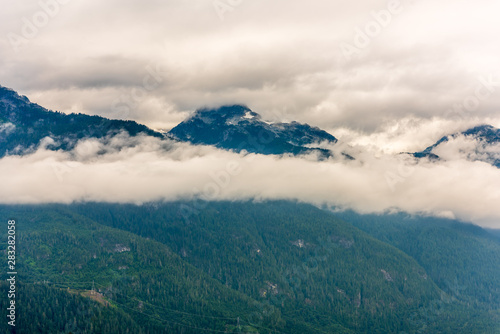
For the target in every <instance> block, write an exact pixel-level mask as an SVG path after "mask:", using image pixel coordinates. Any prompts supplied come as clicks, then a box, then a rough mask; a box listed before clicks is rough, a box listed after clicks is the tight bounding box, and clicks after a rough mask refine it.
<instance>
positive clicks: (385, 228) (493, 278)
mask: <svg viewBox="0 0 500 334" xmlns="http://www.w3.org/2000/svg"><path fill="white" fill-rule="evenodd" d="M336 215H337V216H338V217H340V218H342V219H345V220H346V221H349V222H350V223H352V224H353V225H354V226H356V227H358V228H359V229H361V230H363V231H365V232H366V233H368V234H370V235H371V236H373V237H375V238H377V239H379V240H381V241H383V242H386V243H388V244H391V245H393V246H395V247H397V248H398V249H400V250H402V251H403V252H405V253H406V254H407V255H409V256H411V257H412V258H413V259H415V260H416V261H417V262H418V263H419V264H420V265H421V266H422V267H423V268H425V270H426V272H427V273H428V274H429V277H430V278H431V279H432V280H433V281H434V282H436V284H437V285H438V286H439V287H440V289H442V290H443V291H445V292H446V293H448V294H450V295H451V296H453V298H456V299H459V300H462V301H463V302H466V303H468V304H470V305H474V307H476V308H478V309H484V310H486V311H490V310H495V309H496V310H498V309H500V256H499V254H500V238H499V237H498V236H497V235H494V234H492V232H490V231H489V230H486V229H483V228H481V227H479V226H475V225H472V224H469V223H464V222H460V221H457V220H453V219H445V218H435V217H424V216H418V215H413V216H411V215H408V214H405V213H397V214H396V213H395V214H383V215H376V214H365V215H360V214H358V213H356V212H352V211H345V212H342V213H336Z"/></svg>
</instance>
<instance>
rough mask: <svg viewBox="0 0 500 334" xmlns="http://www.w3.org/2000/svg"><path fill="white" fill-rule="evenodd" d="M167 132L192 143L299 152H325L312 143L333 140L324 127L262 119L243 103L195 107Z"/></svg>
mask: <svg viewBox="0 0 500 334" xmlns="http://www.w3.org/2000/svg"><path fill="white" fill-rule="evenodd" d="M169 134H170V136H172V137H173V138H175V139H178V140H181V141H189V142H191V143H193V144H203V145H213V146H216V147H219V148H222V149H227V150H234V151H237V152H241V151H243V150H244V151H247V152H250V153H261V154H285V153H291V154H303V153H311V152H313V151H317V152H320V153H321V154H322V155H323V156H329V155H330V153H329V152H328V151H327V150H324V149H320V148H318V147H314V144H318V143H320V142H325V141H326V142H329V143H335V142H336V141H337V139H336V138H335V137H334V136H332V135H331V134H329V133H327V132H326V131H323V130H321V129H319V128H316V127H311V126H310V125H308V124H301V123H298V122H292V123H269V122H265V121H263V120H262V117H261V116H260V115H259V114H258V113H256V112H254V111H252V110H251V109H250V108H248V107H246V106H243V105H229V106H222V107H220V108H216V109H206V108H205V109H200V110H197V111H196V112H195V113H194V114H193V115H192V116H191V117H189V118H188V119H186V120H185V121H184V122H182V123H180V124H179V125H177V126H176V127H175V128H173V129H172V130H171V131H170V132H169ZM311 146H312V147H311Z"/></svg>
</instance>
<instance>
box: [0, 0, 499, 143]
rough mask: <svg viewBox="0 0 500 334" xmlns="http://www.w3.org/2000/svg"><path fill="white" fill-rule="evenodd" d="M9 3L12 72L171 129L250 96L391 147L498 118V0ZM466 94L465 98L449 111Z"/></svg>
mask: <svg viewBox="0 0 500 334" xmlns="http://www.w3.org/2000/svg"><path fill="white" fill-rule="evenodd" d="M2 7H3V8H2V11H1V13H0V30H1V31H2V38H1V40H0V59H2V62H1V63H0V85H3V86H6V87H10V88H13V89H15V90H17V91H19V92H20V93H22V94H24V95H27V96H28V97H30V99H31V100H32V101H35V102H37V103H39V104H41V105H43V106H45V107H47V108H49V109H54V110H60V111H63V112H83V113H88V114H99V115H103V116H107V117H113V118H128V119H134V120H136V121H138V122H141V123H145V124H147V125H149V126H151V127H153V128H163V129H169V128H171V127H173V126H174V125H176V124H177V123H179V122H180V121H182V120H183V119H184V118H185V117H186V116H187V115H188V114H189V112H192V111H193V110H195V109H197V108H200V107H203V106H217V105H221V104H228V103H242V104H246V105H248V106H249V107H250V108H251V109H253V110H254V111H256V112H259V113H261V114H262V115H263V116H264V117H265V118H267V119H269V120H280V121H284V120H298V121H301V122H308V123H310V124H313V125H318V126H321V127H322V128H324V129H327V130H329V131H330V132H332V133H333V134H334V135H336V136H339V135H344V136H346V137H348V138H351V139H353V137H354V138H357V140H358V141H359V140H365V141H366V140H368V141H370V142H373V143H377V144H378V145H380V146H384V145H386V146H387V145H388V142H391V143H392V144H390V145H388V147H387V148H388V149H389V150H390V149H391V148H392V149H393V150H398V149H400V147H404V146H405V145H406V147H408V146H410V148H413V146H414V145H416V144H414V143H415V142H419V145H421V146H424V147H425V145H426V144H430V143H432V142H433V141H434V140H435V139H436V138H438V137H440V136H441V135H442V134H443V133H444V132H446V131H448V130H455V129H457V128H464V127H467V126H469V125H470V124H476V123H490V124H493V125H496V126H500V121H499V118H500V117H499V116H498V110H500V109H499V107H500V84H494V83H495V82H500V76H499V73H500V72H499V70H500V62H499V61H498V59H500V44H499V43H498V35H499V32H500V23H499V20H498V13H499V12H500V3H499V2H498V1H497V0H477V1H470V0H469V1H460V0H458V1H457V0H442V1H439V2H436V1H430V0H401V1H397V0H396V1H380V0H377V1H359V0H353V1H331V0H316V1H314V2H307V1H298V0H297V1H296V0H275V1H263V0H251V1H250V0H220V1H213V0H189V1H185V0H183V1H181V0H146V1H132V0H107V1H98V0H86V1H83V0H41V1H26V0H16V1H14V0H6V1H4V2H3V6H2ZM484 82H486V83H487V84H486V86H485V84H484ZM478 90H479V96H480V97H481V98H480V99H478V98H475V94H476V93H477V92H478ZM457 103H459V104H464V103H465V104H466V106H467V108H464V107H460V108H458V109H455V111H454V112H451V111H450V110H452V109H453V107H454V105H456V104H457ZM460 109H461V110H462V111H461V112H459V113H458V112H456V111H457V110H460ZM452 116H453V117H452ZM450 120H453V122H450ZM408 133H410V134H413V135H408ZM361 135H364V136H368V137H366V138H364V139H362V138H361V137H360V136H361ZM422 141H424V143H423V144H422V143H421V142H422ZM391 145H393V146H392V147H391ZM394 145H396V146H397V147H396V148H394ZM412 145H413V146H412Z"/></svg>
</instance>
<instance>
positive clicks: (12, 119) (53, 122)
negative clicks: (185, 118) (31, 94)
mask: <svg viewBox="0 0 500 334" xmlns="http://www.w3.org/2000/svg"><path fill="white" fill-rule="evenodd" d="M121 132H126V133H128V134H129V135H131V136H135V135H138V134H144V135H148V136H154V137H159V138H162V137H163V135H162V134H160V133H158V132H155V131H153V130H151V129H149V128H148V127H146V126H144V125H141V124H138V123H136V122H134V121H122V120H110V119H107V118H104V117H100V116H88V115H84V114H63V113H60V112H53V111H49V110H47V109H45V108H43V107H41V106H39V105H38V104H35V103H32V102H30V101H29V99H28V98H27V97H25V96H20V95H19V94H17V93H16V92H15V91H13V90H11V89H8V88H5V87H2V86H0V157H2V156H4V155H6V154H25V153H29V152H32V151H34V150H36V149H37V148H38V147H40V145H41V143H43V142H42V140H43V139H44V138H47V137H50V138H51V140H46V141H45V145H47V148H49V149H62V150H71V149H72V148H74V147H75V145H76V143H77V142H78V140H80V139H84V138H99V139H104V138H106V137H108V136H113V135H116V134H118V133H121Z"/></svg>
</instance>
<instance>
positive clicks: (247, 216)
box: [0, 202, 500, 334]
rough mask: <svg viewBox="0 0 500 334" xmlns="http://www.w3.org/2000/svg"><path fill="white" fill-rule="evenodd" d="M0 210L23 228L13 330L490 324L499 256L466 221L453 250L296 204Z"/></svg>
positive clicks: (430, 329) (468, 327)
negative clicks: (375, 230) (362, 227)
mask: <svg viewBox="0 0 500 334" xmlns="http://www.w3.org/2000/svg"><path fill="white" fill-rule="evenodd" d="M0 216H1V217H5V219H12V218H14V219H16V221H17V227H18V230H17V233H18V234H17V235H18V239H17V245H18V272H19V284H20V285H19V294H20V297H19V305H20V306H19V314H20V317H19V320H18V324H19V327H18V333H23V332H26V333H32V332H33V330H34V329H36V331H35V332H40V333H69V332H72V333H87V332H95V333H97V332H99V333H101V332H102V333H107V332H109V333H164V332H168V333H200V332H226V333H232V332H235V333H237V332H254V333H257V332H258V333H353V334H354V333H496V332H498V330H499V327H498V320H499V319H500V318H499V313H498V304H497V303H498V291H497V290H495V288H494V287H495V286H498V284H497V281H496V280H497V279H498V276H496V277H495V275H496V274H497V273H496V271H497V270H498V266H497V261H498V260H497V259H495V258H493V257H489V258H485V259H484V261H483V262H481V261H479V260H478V258H477V256H484V254H487V252H488V251H490V252H491V256H493V254H495V252H497V249H496V248H495V247H497V246H498V245H497V243H498V241H497V240H496V239H495V237H490V238H489V239H488V237H486V235H483V232H484V231H483V230H481V229H479V228H472V227H467V226H466V225H457V226H455V227H454V228H455V229H456V230H457V231H460V230H461V229H462V230H463V229H467V228H469V229H472V231H467V233H465V231H463V232H464V233H462V234H460V233H459V232H457V234H456V235H450V236H449V237H450V238H452V239H453V240H462V241H461V243H458V244H457V247H458V246H461V247H462V248H463V251H462V252H459V251H458V250H456V249H453V248H452V247H450V245H447V243H446V238H442V237H441V238H439V237H438V234H436V237H432V235H433V233H434V232H433V230H432V228H428V229H424V230H423V231H422V233H423V234H425V235H426V237H425V240H429V241H428V242H425V243H424V241H419V240H420V239H419V234H418V233H417V231H415V230H414V231H412V232H405V233H406V234H405V233H403V232H402V231H403V230H401V229H400V230H392V229H390V228H388V227H387V228H385V229H386V231H385V233H386V234H390V233H389V232H391V231H395V232H394V233H393V236H392V237H384V236H383V233H382V232H381V233H380V234H378V235H376V236H377V237H378V238H380V239H382V240H384V241H385V242H382V241H380V240H377V239H375V238H373V237H371V236H369V235H368V234H366V233H365V232H362V231H361V230H359V229H357V228H356V227H354V226H353V225H351V224H350V223H348V222H345V221H343V220H341V219H339V218H337V217H336V216H334V215H333V214H331V213H329V212H326V211H323V210H320V209H317V208H315V207H313V206H310V205H305V204H298V203H291V202H264V203H251V202H218V203H205V202H176V203H151V204H146V205H142V206H137V205H119V204H104V203H99V204H96V203H85V204H72V205H43V206H2V207H0ZM7 217H8V218H7ZM344 218H345V219H347V218H349V217H347V214H346V215H345V216H344ZM351 218H352V219H353V220H354V218H355V217H354V216H352V217H351ZM354 223H355V225H360V223H359V221H355V222H354ZM373 226H377V225H373ZM408 226H411V224H410V225H408ZM429 226H436V225H429ZM433 228H434V227H433ZM367 230H368V229H367ZM368 232H371V233H372V234H373V235H375V234H376V233H373V231H368ZM438 232H439V233H442V231H438ZM436 233H437V232H436ZM484 233H486V232H484ZM459 235H461V238H462V239H457V238H458V236H459ZM467 235H471V237H470V238H469V239H467ZM487 235H489V234H487ZM396 236H397V238H396ZM391 238H392V239H391ZM412 238H414V239H412ZM474 238H476V239H477V244H467V243H470V242H471V240H473V239H474ZM483 238H485V239H484V240H483ZM396 239H397V240H401V241H400V242H399V243H398V242H395V241H394V240H396ZM438 239H440V240H441V241H442V242H443V246H440V245H439V244H438ZM485 240H486V241H485ZM488 240H489V241H488ZM483 241H485V242H483ZM390 244H393V245H394V246H395V247H394V246H391V245H390ZM421 244H422V245H421ZM405 247H407V248H405ZM398 248H399V249H398ZM445 248H448V249H445ZM413 249H414V251H413V252H412V250H413ZM475 249H476V251H474V250H475ZM475 252H477V253H475ZM467 256H469V257H467ZM461 261H462V262H461ZM473 261H477V262H476V263H472V262H473ZM460 263H462V264H461V265H463V266H470V268H472V269H473V270H469V271H466V270H463V271H460V270H457V268H458V267H457V266H458V265H459V264H460ZM445 265H446V268H444V266H445ZM488 280H489V281H490V284H489V285H488V282H487V281H488ZM472 288H474V290H473V291H472V290H471V289H472ZM2 308H3V306H2ZM42 309H43V310H44V311H41V310H42ZM46 318H50V319H52V320H51V321H46V320H45V319H46ZM27 319H30V321H27ZM82 319H86V320H85V321H83V320H82ZM104 319H107V320H106V321H104ZM2 326H3V325H2Z"/></svg>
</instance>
